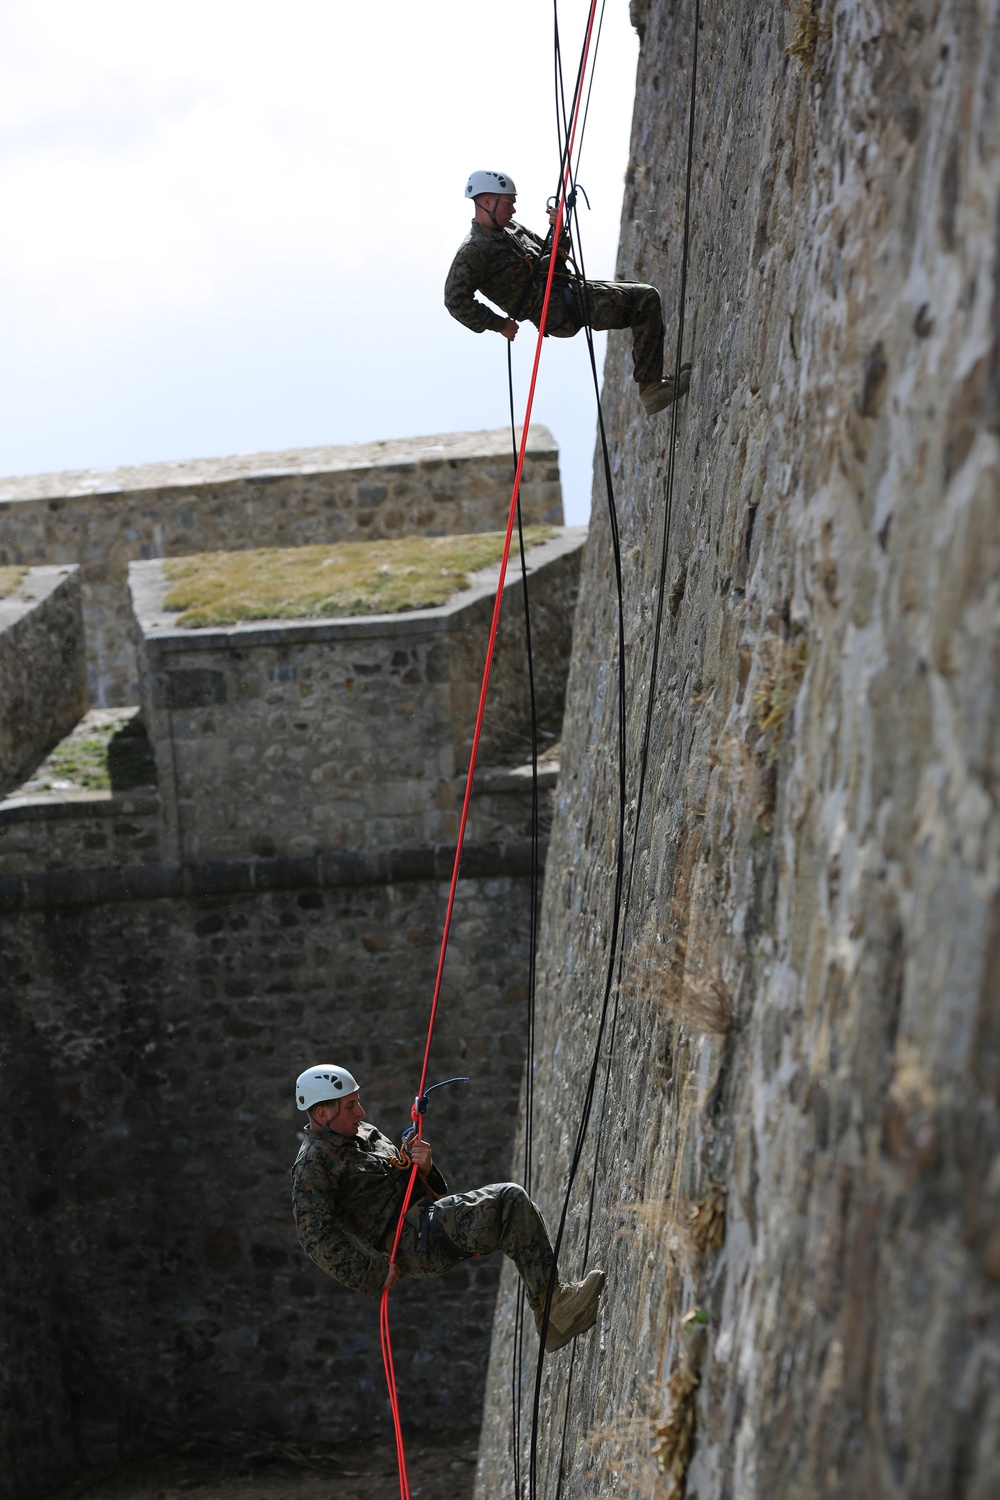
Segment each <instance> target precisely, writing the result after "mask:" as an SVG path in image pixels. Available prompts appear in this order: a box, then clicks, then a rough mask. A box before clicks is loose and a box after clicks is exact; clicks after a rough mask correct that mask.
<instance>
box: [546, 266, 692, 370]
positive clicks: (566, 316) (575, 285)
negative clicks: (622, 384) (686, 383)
mask: <svg viewBox="0 0 1000 1500" xmlns="http://www.w3.org/2000/svg"><path fill="white" fill-rule="evenodd" d="M540 315H541V314H540V311H539V316H540ZM531 321H532V322H533V323H534V324H535V327H536V328H537V327H538V320H537V318H535V317H532V319H531ZM587 326H589V327H591V328H594V329H596V330H597V331H598V332H599V333H603V332H604V331H605V330H606V329H609V328H631V330H632V378H633V380H636V381H638V382H639V384H640V385H645V384H646V382H647V381H649V380H660V379H662V376H663V310H662V308H661V306H660V294H659V292H658V291H657V290H656V287H655V286H644V285H643V284H642V282H640V281H582V282H581V281H573V280H571V279H570V278H569V277H566V278H562V277H559V278H557V279H556V280H554V281H553V285H552V296H551V298H550V300H549V315H548V317H547V318H546V320H545V331H546V333H551V334H552V336H553V337H554V338H557V339H569V338H572V337H573V335H574V333H579V331H580V329H581V328H584V327H587Z"/></svg>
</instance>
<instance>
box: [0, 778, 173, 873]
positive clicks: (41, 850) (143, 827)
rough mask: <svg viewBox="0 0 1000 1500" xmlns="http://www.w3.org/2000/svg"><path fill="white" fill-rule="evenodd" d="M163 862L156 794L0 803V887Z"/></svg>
mask: <svg viewBox="0 0 1000 1500" xmlns="http://www.w3.org/2000/svg"><path fill="white" fill-rule="evenodd" d="M161 858H162V837H161V816H160V799H159V797H158V796H157V795H156V793H155V792H154V791H152V790H148V789H144V790H142V791H141V792H75V793H63V794H61V795H60V794H59V793H50V794H48V795H44V796H40V795H34V796H23V797H17V796H14V797H6V798H5V799H4V800H3V801H2V802H0V882H2V881H4V880H9V879H11V878H13V877H15V876H18V875H24V874H33V873H38V872H43V871H49V870H51V871H59V870H72V871H80V870H90V869H95V870H100V869H105V868H106V867H107V866H109V865H112V866H117V865H135V864H149V863H152V862H155V861H158V860H160V859H161Z"/></svg>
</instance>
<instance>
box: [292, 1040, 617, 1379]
mask: <svg viewBox="0 0 1000 1500" xmlns="http://www.w3.org/2000/svg"><path fill="white" fill-rule="evenodd" d="M295 1103H296V1105H297V1107H298V1108H299V1110H301V1111H304V1112H305V1113H307V1114H308V1116H309V1124H308V1125H307V1126H306V1129H305V1132H304V1134H305V1140H304V1141H303V1143H302V1146H301V1149H300V1150H299V1154H298V1156H297V1157H296V1159H295V1165H294V1167H293V1168H292V1211H293V1213H294V1215H295V1227H296V1231H297V1233H298V1237H299V1244H300V1245H301V1246H302V1248H303V1250H305V1252H306V1254H307V1255H309V1256H311V1258H312V1259H313V1260H314V1261H315V1262H316V1264H317V1265H318V1266H319V1267H320V1269H321V1270H323V1271H325V1272H326V1273H327V1275H329V1276H332V1277H333V1278H334V1279H335V1280H336V1281H339V1282H341V1283H342V1284H343V1285H344V1286H347V1287H350V1288H351V1289H352V1290H354V1291H357V1292H365V1293H367V1295H368V1296H370V1297H377V1296H380V1295H381V1293H382V1291H383V1289H385V1290H391V1289H392V1287H393V1286H395V1284H396V1283H397V1282H398V1281H399V1280H400V1278H401V1277H403V1276H443V1275H444V1273H445V1272H446V1271H450V1270H451V1269H452V1268H453V1267H454V1266H457V1265H458V1264H459V1263H460V1262H461V1261H463V1260H468V1259H470V1258H471V1257H473V1256H480V1255H492V1254H493V1253H494V1252H495V1251H498V1250H499V1251H501V1252H502V1253H503V1254H504V1255H506V1256H509V1258H510V1259H511V1260H512V1261H513V1262H514V1264H515V1266H516V1267H517V1271H518V1275H519V1276H520V1278H521V1280H522V1282H523V1283H524V1286H525V1289H526V1291H527V1296H528V1302H529V1303H530V1305H531V1310H532V1312H533V1313H534V1317H535V1327H536V1328H537V1329H538V1334H539V1337H542V1325H543V1319H544V1310H545V1301H546V1297H547V1295H548V1286H549V1279H550V1277H551V1274H552V1264H553V1255H552V1245H551V1242H550V1240H549V1236H548V1233H547V1231H546V1228H545V1224H544V1222H543V1220H542V1216H541V1214H540V1213H539V1211H538V1209H537V1208H536V1207H535V1205H534V1203H532V1201H531V1199H530V1198H529V1197H528V1195H527V1193H526V1192H525V1191H524V1189H523V1188H522V1187H519V1186H518V1185H517V1184H516V1183H514V1182H493V1183H490V1184H489V1185H488V1186H487V1187H481V1188H475V1189H473V1191H472V1192H468V1193H449V1191H448V1184H447V1183H446V1182H445V1180H444V1177H443V1176H442V1175H441V1171H440V1169H439V1168H438V1167H437V1166H436V1165H435V1163H434V1161H433V1157H432V1153H431V1147H430V1145H429V1143H428V1142H427V1141H426V1140H422V1139H414V1140H413V1141H412V1143H411V1144H410V1145H409V1147H408V1148H407V1152H406V1153H405V1154H404V1152H403V1151H402V1150H400V1148H399V1147H397V1146H395V1145H394V1144H393V1142H392V1141H390V1140H389V1139H388V1137H387V1136H384V1135H383V1134H382V1133H381V1131H379V1130H376V1128H375V1126H374V1125H369V1124H368V1123H367V1122H366V1120H365V1111H364V1109H363V1107H362V1104H361V1095H360V1089H359V1085H358V1083H357V1080H356V1079H355V1078H354V1077H353V1075H352V1074H351V1073H349V1072H348V1071H347V1069H346V1068H341V1067H338V1066H336V1065H335V1064H333V1063H316V1064H314V1065H313V1066H312V1067H311V1068H307V1069H306V1070H305V1072H304V1073H302V1074H301V1075H300V1076H299V1078H298V1079H297V1081H296V1084H295ZM411 1165H413V1166H415V1167H416V1169H417V1180H416V1183H415V1186H414V1192H413V1198H412V1201H411V1205H410V1207H409V1209H408V1210H407V1213H406V1215H405V1218H404V1220H403V1228H402V1233H401V1235H400V1240H399V1245H398V1248H397V1251H396V1256H395V1259H394V1260H393V1261H392V1263H391V1264H390V1258H389V1257H390V1252H391V1250H392V1245H393V1239H394V1236H395V1233H396V1226H397V1224H398V1222H399V1213H400V1209H401V1208H402V1206H403V1199H404V1196H405V1193H406V1187H407V1181H408V1176H409V1171H408V1169H409V1168H410V1167H411ZM400 1168H404V1169H407V1170H400ZM603 1286H604V1272H603V1271H597V1270H595V1271H591V1272H590V1273H589V1275H587V1276H586V1277H584V1279H583V1280H582V1281H577V1282H563V1281H556V1283H555V1285H554V1288H553V1293H552V1298H551V1303H550V1307H549V1317H548V1327H547V1329H546V1332H545V1348H546V1350H547V1351H548V1352H550V1353H551V1351H552V1350H554V1349H561V1348H562V1347H563V1345H564V1344H568V1343H569V1342H570V1340H571V1339H573V1338H575V1337H576V1336H577V1335H578V1334H581V1333H586V1331H587V1329H588V1328H591V1327H593V1324H594V1323H595V1321H596V1319H597V1310H598V1300H599V1298H600V1295H601V1289H602V1287H603Z"/></svg>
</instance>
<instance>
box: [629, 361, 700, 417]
mask: <svg viewBox="0 0 1000 1500" xmlns="http://www.w3.org/2000/svg"><path fill="white" fill-rule="evenodd" d="M690 384H691V366H690V364H683V365H681V379H680V384H679V386H678V387H677V391H676V394H675V392H674V377H673V376H672V375H664V377H663V379H662V380H644V381H643V382H642V384H641V385H640V387H639V400H640V401H641V402H642V404H643V406H644V407H645V408H646V410H647V411H648V412H649V415H650V416H651V417H652V416H655V414H656V413H657V412H658V411H663V410H664V409H665V408H666V407H668V406H672V405H673V403H674V402H675V401H676V400H677V397H678V396H686V395H687V390H688V386H689V385H690Z"/></svg>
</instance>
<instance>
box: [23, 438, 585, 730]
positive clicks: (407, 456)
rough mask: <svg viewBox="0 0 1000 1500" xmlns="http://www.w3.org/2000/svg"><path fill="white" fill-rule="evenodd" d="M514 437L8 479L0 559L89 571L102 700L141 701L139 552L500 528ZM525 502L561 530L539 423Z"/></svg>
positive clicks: (533, 517) (92, 640) (87, 590)
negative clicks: (136, 638)
mask: <svg viewBox="0 0 1000 1500" xmlns="http://www.w3.org/2000/svg"><path fill="white" fill-rule="evenodd" d="M512 469H513V465H512V462H511V447H510V432H509V431H508V430H500V431H496V432H477V433H444V434H441V435H439V436H434V437H420V438H407V439H400V440H398V441H394V442H382V443H365V444H353V445H347V446H342V447H328V448H305V449H296V450H293V451H290V452H284V453H253V454H245V455H243V456H241V457H236V458H225V459H197V460H191V461H188V462H183V463H162V464H143V465H139V466H133V467H129V468H121V469H101V470H96V469H88V470H81V471H77V472H67V473H62V474H38V475H30V476H28V477H26V478H16V479H2V480H0V565H3V564H13V563H29V564H36V563H67V562H73V563H78V564H79V565H80V570H81V574H82V580H83V600H84V621H85V625H86V634H87V653H88V664H89V674H90V696H91V700H92V701H93V703H95V704H99V705H106V704H118V703H135V702H136V701H137V698H138V677H137V673H136V664H135V652H134V647H133V638H132V619H131V612H130V608H129V600H128V590H127V583H126V575H127V570H128V564H129V563H130V562H132V561H136V560H138V559H141V558H156V557H177V556H181V555H184V554H188V553H192V552H214V551H222V550H225V551H231V550H232V549H233V548H238V547H295V546H301V545H303V544H305V543H311V542H339V541H349V540H352V539H358V538H361V539H364V538H381V537H396V536H407V535H414V534H425V535H443V534H445V533H451V532H466V531H490V530H496V529H499V528H502V527H504V526H505V525H506V523H507V511H508V506H509V504H510V487H511V479H512ZM521 504H522V510H523V513H524V518H525V521H526V522H527V523H533V522H538V521H548V522H551V523H552V524H553V525H561V524H562V520H563V513H562V492H561V489H560V484H559V460H558V453H557V450H556V445H555V442H554V440H553V438H552V435H551V433H549V432H548V430H547V429H546V428H544V427H540V426H536V427H534V428H532V429H531V431H530V433H529V437H528V447H527V454H526V458H525V466H524V477H523V482H522V485H521Z"/></svg>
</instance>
